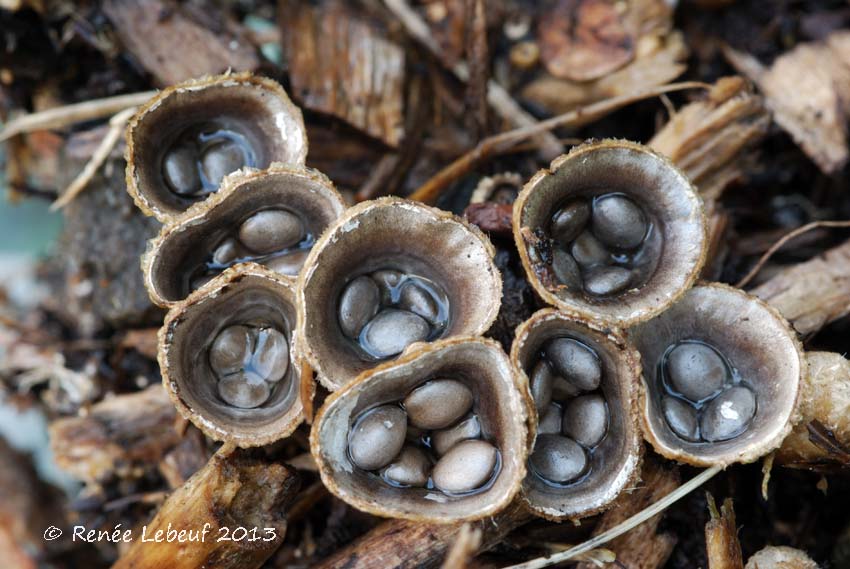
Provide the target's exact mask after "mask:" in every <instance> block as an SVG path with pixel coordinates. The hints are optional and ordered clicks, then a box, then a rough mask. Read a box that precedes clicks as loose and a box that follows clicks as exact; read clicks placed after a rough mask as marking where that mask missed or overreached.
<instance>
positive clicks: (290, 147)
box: [127, 73, 307, 223]
mask: <svg viewBox="0 0 850 569" xmlns="http://www.w3.org/2000/svg"><path fill="white" fill-rule="evenodd" d="M306 157H307V136H306V131H305V129H304V120H303V118H302V117H301V111H300V110H299V109H298V107H296V106H295V105H294V104H293V103H292V101H290V100H289V96H288V95H287V94H286V91H284V90H283V87H281V86H280V85H279V84H277V83H276V82H274V81H272V80H270V79H265V78H263V77H256V76H254V75H252V74H250V73H237V74H225V75H218V76H214V77H204V78H202V79H193V80H190V81H187V82H185V83H181V84H179V85H174V86H172V87H169V88H167V89H164V90H163V91H161V92H160V93H158V94H157V95H156V96H155V97H153V98H152V99H151V100H150V101H148V102H147V103H146V104H145V105H143V106H142V107H141V108H140V109H139V111H138V112H137V113H136V115H135V116H134V117H133V118H132V119H131V120H130V123H129V125H128V128H127V190H128V191H129V192H130V195H131V196H133V199H134V200H135V202H136V204H137V205H138V206H139V208H141V210H142V211H143V212H145V214H147V215H152V216H154V217H156V218H157V219H159V220H160V221H162V222H163V223H165V222H168V221H169V220H170V219H171V218H173V217H174V216H175V215H178V214H180V213H181V212H183V211H185V210H186V209H188V208H189V207H190V206H191V205H192V204H194V203H197V202H198V201H202V200H204V199H207V198H208V197H209V195H210V194H211V193H214V192H215V191H216V190H218V188H219V185H220V184H221V181H222V179H223V178H224V176H226V175H227V174H229V173H231V172H234V171H236V170H239V169H240V168H245V167H249V168H266V167H268V166H269V165H270V164H271V163H272V162H283V163H286V164H296V165H303V164H304V161H305V160H306Z"/></svg>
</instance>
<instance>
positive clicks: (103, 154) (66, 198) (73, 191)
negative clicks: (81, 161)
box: [50, 107, 136, 211]
mask: <svg viewBox="0 0 850 569" xmlns="http://www.w3.org/2000/svg"><path fill="white" fill-rule="evenodd" d="M135 112H136V107H130V108H129V109H124V110H123V111H121V112H120V113H118V114H116V115H115V116H113V117H112V118H111V119H109V130H108V131H107V132H106V135H105V136H104V137H103V140H101V142H100V144H99V145H98V147H97V149H96V150H95V151H94V154H92V157H91V159H90V160H89V161H88V162H87V163H86V165H85V167H84V168H83V170H82V172H80V173H79V174H78V175H77V177H76V178H74V180H73V181H72V182H71V183H70V184H69V185H68V187H67V188H66V189H65V191H64V192H62V193H61V194H60V196H59V198H57V199H56V201H55V202H53V205H51V206H50V211H56V210H57V209H61V208H63V207H65V206H66V205H68V204H69V203H71V201H72V200H73V199H74V198H75V197H77V196H78V195H79V194H80V192H82V191H83V190H84V189H86V186H87V185H88V183H89V182H90V181H91V179H92V178H93V177H94V175H95V173H96V172H97V170H98V168H100V167H101V166H102V165H103V163H104V162H106V159H107V158H108V157H109V153H110V152H112V149H113V148H115V145H116V144H118V140H119V139H120V138H121V136H122V135H123V134H124V127H125V126H126V125H127V121H128V120H130V117H132V116H133V114H134V113H135Z"/></svg>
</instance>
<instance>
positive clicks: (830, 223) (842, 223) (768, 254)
mask: <svg viewBox="0 0 850 569" xmlns="http://www.w3.org/2000/svg"><path fill="white" fill-rule="evenodd" d="M821 227H841V228H843V227H850V221H813V222H811V223H807V224H806V225H803V226H802V227H798V228H797V229H794V230H793V231H789V232H788V233H786V234H785V235H783V236H782V238H781V239H780V240H779V241H777V242H776V243H774V244H773V245H771V246H770V249H768V250H767V251H765V252H764V255H762V256H761V258H760V259H759V260H758V262H757V263H756V265H755V266H754V267H753V268H752V269H750V272H749V273H747V274H746V276H745V277H744V278H742V279H741V280H740V281H738V283H737V284H736V285H735V286H736V287H738V288H744V287H745V286H747V285H748V284H749V283H750V281H752V280H753V278H754V277H755V276H756V275H757V274H758V272H759V271H760V270H761V269H762V267H764V265H765V263H767V261H768V260H770V258H771V257H772V256H773V255H774V254H775V253H776V252H777V251H779V250H780V249H781V248H782V247H783V246H784V245H785V244H786V243H788V242H789V241H791V240H792V239H794V238H795V237H799V236H800V235H802V234H803V233H806V232H808V231H811V230H812V229H818V228H821Z"/></svg>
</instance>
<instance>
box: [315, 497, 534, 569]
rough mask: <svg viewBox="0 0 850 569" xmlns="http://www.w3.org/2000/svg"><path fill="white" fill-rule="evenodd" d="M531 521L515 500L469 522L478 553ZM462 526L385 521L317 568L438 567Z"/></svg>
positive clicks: (422, 568)
mask: <svg viewBox="0 0 850 569" xmlns="http://www.w3.org/2000/svg"><path fill="white" fill-rule="evenodd" d="M531 519H532V516H531V514H529V513H528V512H527V511H526V510H525V509H524V508H523V507H522V505H521V504H520V503H519V501H515V502H514V503H512V504H511V505H510V506H508V507H507V508H506V509H504V510H503V511H502V512H501V513H499V514H497V515H496V516H493V517H492V518H485V519H483V520H480V521H477V522H472V523H470V524H469V526H470V528H471V530H472V531H476V530H480V532H481V542H480V547H479V551H486V550H487V549H489V548H491V547H493V546H494V545H495V544H497V543H499V542H500V541H501V540H502V539H503V538H504V537H505V536H506V535H508V533H510V532H511V531H512V530H514V529H516V528H517V527H519V526H520V525H522V524H524V523H526V522H528V521H530V520H531ZM461 527H462V524H423V523H417V522H409V521H404V520H389V521H386V522H383V523H382V524H381V525H379V526H378V527H376V528H375V529H373V530H371V531H370V532H369V533H367V534H366V535H364V536H362V537H360V538H359V539H357V540H355V541H354V542H352V543H351V544H349V545H348V546H347V547H344V548H342V549H340V550H339V551H337V552H336V553H335V554H333V555H332V556H331V557H329V558H328V559H326V560H324V561H323V562H322V563H319V564H318V565H316V568H317V569H371V568H373V567H381V568H382V569H402V568H405V567H418V568H420V569H426V568H429V567H439V566H440V564H441V563H442V562H443V560H444V558H445V556H446V553H447V552H448V550H449V548H450V547H451V546H452V544H453V543H454V542H455V540H456V539H457V536H458V532H459V531H460V528H461Z"/></svg>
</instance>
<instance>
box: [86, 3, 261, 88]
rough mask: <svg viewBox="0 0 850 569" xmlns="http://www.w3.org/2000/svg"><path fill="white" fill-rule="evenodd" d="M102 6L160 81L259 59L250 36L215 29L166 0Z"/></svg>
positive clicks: (248, 66)
mask: <svg viewBox="0 0 850 569" xmlns="http://www.w3.org/2000/svg"><path fill="white" fill-rule="evenodd" d="M103 11H104V13H105V14H106V16H107V17H108V18H109V20H110V21H111V22H112V24H113V25H114V26H115V31H116V32H117V34H118V37H119V39H120V40H121V42H122V43H123V44H124V47H125V48H126V49H127V51H128V52H130V53H131V54H132V55H133V56H134V57H135V58H136V60H137V61H138V62H139V64H140V65H141V66H142V67H143V68H145V69H146V70H147V71H149V72H150V73H151V75H153V77H154V80H155V82H156V84H157V85H159V86H166V85H173V84H174V83H179V82H181V81H185V80H187V79H191V78H193V77H201V76H204V75H213V74H216V73H221V72H223V71H226V70H228V69H232V70H233V71H253V70H254V69H256V68H257V67H258V66H259V64H260V59H259V56H258V55H257V52H256V49H255V48H254V46H253V45H251V44H250V43H249V42H248V41H246V40H244V39H243V38H240V37H237V36H235V35H233V34H231V33H229V32H227V31H222V32H220V33H217V32H214V31H213V30H210V29H208V28H207V27H205V26H202V25H201V24H199V23H197V22H196V21H194V20H193V19H192V18H190V17H189V16H188V15H187V14H186V13H185V12H184V11H183V10H182V9H181V8H180V7H178V6H176V5H175V4H173V3H171V2H168V1H166V0H107V1H106V2H104V4H103Z"/></svg>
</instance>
